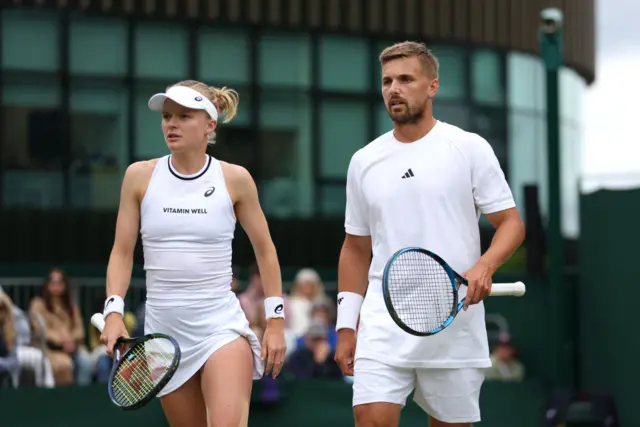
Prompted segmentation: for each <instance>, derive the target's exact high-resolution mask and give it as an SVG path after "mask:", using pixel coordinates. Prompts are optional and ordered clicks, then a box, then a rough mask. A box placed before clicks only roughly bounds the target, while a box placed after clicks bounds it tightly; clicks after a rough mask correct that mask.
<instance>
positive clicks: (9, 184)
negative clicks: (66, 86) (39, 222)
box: [0, 73, 65, 208]
mask: <svg viewBox="0 0 640 427" xmlns="http://www.w3.org/2000/svg"><path fill="white" fill-rule="evenodd" d="M2 89H3V90H2V135H1V139H0V145H1V149H2V156H1V159H2V169H3V173H4V176H3V180H2V182H3V195H4V200H3V203H4V206H5V207H10V206H24V207H33V208H57V207H61V206H62V205H63V203H64V193H63V191H64V180H63V172H62V167H63V156H64V152H65V142H64V140H63V138H64V135H63V133H62V127H61V123H62V122H63V120H64V118H63V117H62V116H61V112H60V110H59V106H60V87H59V86H58V84H57V79H56V78H55V76H50V77H48V76H38V77H30V76H27V75H24V74H22V73H20V74H17V73H16V74H14V73H6V74H5V75H4V76H3V88H2Z"/></svg>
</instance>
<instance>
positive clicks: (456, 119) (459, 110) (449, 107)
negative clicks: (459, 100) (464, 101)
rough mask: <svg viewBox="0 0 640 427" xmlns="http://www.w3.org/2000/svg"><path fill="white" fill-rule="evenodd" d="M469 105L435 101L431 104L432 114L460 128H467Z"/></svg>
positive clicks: (468, 123)
mask: <svg viewBox="0 0 640 427" xmlns="http://www.w3.org/2000/svg"><path fill="white" fill-rule="evenodd" d="M470 114H471V113H470V112H469V107H467V106H464V105H458V104H450V103H444V102H438V101H437V97H436V101H435V102H434V104H433V115H434V117H435V118H436V119H438V120H440V121H443V122H446V123H449V124H452V125H455V126H459V127H461V128H462V129H465V130H467V129H469V125H470V119H469V116H470Z"/></svg>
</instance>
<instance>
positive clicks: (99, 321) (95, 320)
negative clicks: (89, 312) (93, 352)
mask: <svg viewBox="0 0 640 427" xmlns="http://www.w3.org/2000/svg"><path fill="white" fill-rule="evenodd" d="M91 324H92V325H93V326H95V328H96V329H97V330H99V331H100V332H102V331H103V330H104V317H103V316H102V313H96V314H94V315H93V316H91Z"/></svg>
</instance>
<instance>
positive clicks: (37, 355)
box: [0, 289, 55, 388]
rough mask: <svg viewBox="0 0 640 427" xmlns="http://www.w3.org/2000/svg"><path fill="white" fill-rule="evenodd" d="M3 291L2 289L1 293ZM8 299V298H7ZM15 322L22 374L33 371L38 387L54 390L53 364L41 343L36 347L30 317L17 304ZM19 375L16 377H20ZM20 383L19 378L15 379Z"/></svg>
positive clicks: (14, 315) (14, 308)
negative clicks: (32, 336)
mask: <svg viewBox="0 0 640 427" xmlns="http://www.w3.org/2000/svg"><path fill="white" fill-rule="evenodd" d="M1 292H2V290H1V289H0V293H1ZM7 298H8V296H7ZM12 314H13V322H14V325H15V328H16V356H17V357H18V363H19V364H20V373H22V372H24V371H31V372H33V374H34V382H35V385H36V387H45V388H53V386H54V385H55V382H54V380H53V371H52V369H51V362H49V359H47V356H46V355H45V354H44V351H43V348H42V345H41V343H38V344H39V346H38V347H35V346H34V345H33V344H34V342H33V341H32V338H31V326H30V325H29V317H28V316H27V315H26V314H25V312H24V311H22V310H21V309H20V308H18V307H17V306H16V305H15V304H13V307H12ZM18 376H19V375H16V377H18ZM15 382H16V383H18V382H19V378H16V379H15Z"/></svg>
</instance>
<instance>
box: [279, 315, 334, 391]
mask: <svg viewBox="0 0 640 427" xmlns="http://www.w3.org/2000/svg"><path fill="white" fill-rule="evenodd" d="M333 354H334V353H333V351H332V350H331V346H330V345H329V342H328V341H327V326H326V325H325V324H323V323H321V322H314V323H311V325H309V328H308V329H307V332H306V333H305V335H304V345H303V346H302V347H300V348H297V349H296V350H295V351H294V352H293V353H292V354H291V356H289V360H288V361H287V363H286V365H285V369H287V371H288V372H290V373H291V374H292V375H293V376H294V377H295V378H297V379H311V378H342V372H341V371H340V368H339V367H338V365H337V363H336V362H335V361H334V360H333Z"/></svg>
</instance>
